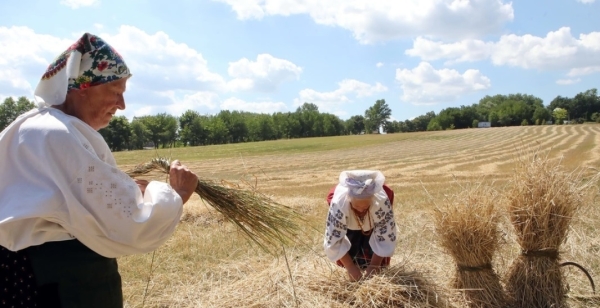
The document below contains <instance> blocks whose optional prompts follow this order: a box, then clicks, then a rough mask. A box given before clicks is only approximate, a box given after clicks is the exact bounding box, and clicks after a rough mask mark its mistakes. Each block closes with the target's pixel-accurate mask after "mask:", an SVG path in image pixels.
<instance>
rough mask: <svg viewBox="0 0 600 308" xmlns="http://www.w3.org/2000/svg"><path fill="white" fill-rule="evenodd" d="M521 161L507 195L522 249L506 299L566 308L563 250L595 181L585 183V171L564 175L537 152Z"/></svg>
mask: <svg viewBox="0 0 600 308" xmlns="http://www.w3.org/2000/svg"><path fill="white" fill-rule="evenodd" d="M521 157H522V158H521V159H520V160H519V161H518V165H517V169H516V172H515V173H514V177H513V181H512V185H511V189H510V190H509V193H508V195H507V202H508V204H507V207H508V212H509V217H510V220H511V223H512V225H513V227H514V230H515V233H516V236H517V242H518V244H519V245H520V246H521V254H520V255H519V256H518V257H517V258H516V259H515V261H514V262H513V263H512V265H511V267H510V269H509V272H508V276H507V280H506V288H507V293H508V295H509V297H510V300H511V302H512V303H513V304H514V305H515V306H516V307H531V308H536V307H539V308H542V307H553V308H561V307H567V303H566V293H567V288H566V286H565V283H564V274H563V272H562V270H561V264H560V263H559V260H560V255H559V248H560V245H561V244H562V243H564V242H565V240H566V237H567V233H568V231H569V224H570V223H571V220H572V219H573V217H574V216H575V214H576V213H577V212H578V210H579V209H580V207H581V206H582V205H583V200H584V199H583V196H584V194H585V192H586V191H587V190H588V189H589V188H590V187H593V186H592V183H593V182H594V180H592V181H590V180H589V179H588V180H587V181H584V180H583V171H581V170H579V171H574V172H571V173H567V172H564V171H563V170H562V169H561V168H560V161H557V162H554V163H553V162H551V161H550V160H549V159H548V157H541V156H540V155H539V153H537V152H536V153H533V155H529V156H526V155H522V156H521ZM593 178H597V176H594V177H593Z"/></svg>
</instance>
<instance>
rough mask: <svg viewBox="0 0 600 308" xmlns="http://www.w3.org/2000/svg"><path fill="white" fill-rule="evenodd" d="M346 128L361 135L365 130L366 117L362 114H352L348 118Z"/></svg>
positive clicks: (351, 132)
mask: <svg viewBox="0 0 600 308" xmlns="http://www.w3.org/2000/svg"><path fill="white" fill-rule="evenodd" d="M346 130H347V131H348V132H349V133H350V134H353V135H359V134H361V133H363V132H365V117H363V116H361V115H354V116H351V117H350V119H348V120H346Z"/></svg>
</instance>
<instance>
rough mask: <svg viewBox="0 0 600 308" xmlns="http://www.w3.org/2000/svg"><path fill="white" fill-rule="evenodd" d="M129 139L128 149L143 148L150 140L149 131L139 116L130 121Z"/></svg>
mask: <svg viewBox="0 0 600 308" xmlns="http://www.w3.org/2000/svg"><path fill="white" fill-rule="evenodd" d="M130 127H131V139H130V142H129V149H130V150H141V149H143V148H144V146H145V145H146V143H148V142H149V141H150V139H149V138H148V136H149V135H150V131H149V130H148V128H146V126H145V125H144V123H143V122H142V121H140V120H139V118H135V117H134V118H133V120H132V121H131V125H130Z"/></svg>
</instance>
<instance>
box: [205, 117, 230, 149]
mask: <svg viewBox="0 0 600 308" xmlns="http://www.w3.org/2000/svg"><path fill="white" fill-rule="evenodd" d="M207 122H208V123H206V129H207V131H208V143H209V144H224V143H227V139H228V138H229V129H228V128H227V125H225V122H224V121H223V120H222V119H221V118H219V117H216V116H212V117H209V118H208V121H207Z"/></svg>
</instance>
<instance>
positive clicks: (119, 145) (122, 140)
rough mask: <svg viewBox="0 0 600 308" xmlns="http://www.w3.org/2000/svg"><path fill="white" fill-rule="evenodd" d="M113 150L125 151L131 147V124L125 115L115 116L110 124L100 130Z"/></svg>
mask: <svg viewBox="0 0 600 308" xmlns="http://www.w3.org/2000/svg"><path fill="white" fill-rule="evenodd" d="M98 132H99V133H100V135H102V137H104V140H105V141H106V144H108V147H109V148H110V149H111V151H123V150H126V149H128V148H129V142H130V139H131V135H132V134H131V125H130V124H129V120H128V119H127V118H126V117H125V116H117V117H113V118H112V119H111V120H110V122H109V123H108V126H107V127H105V128H103V129H101V130H99V131H98Z"/></svg>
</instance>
